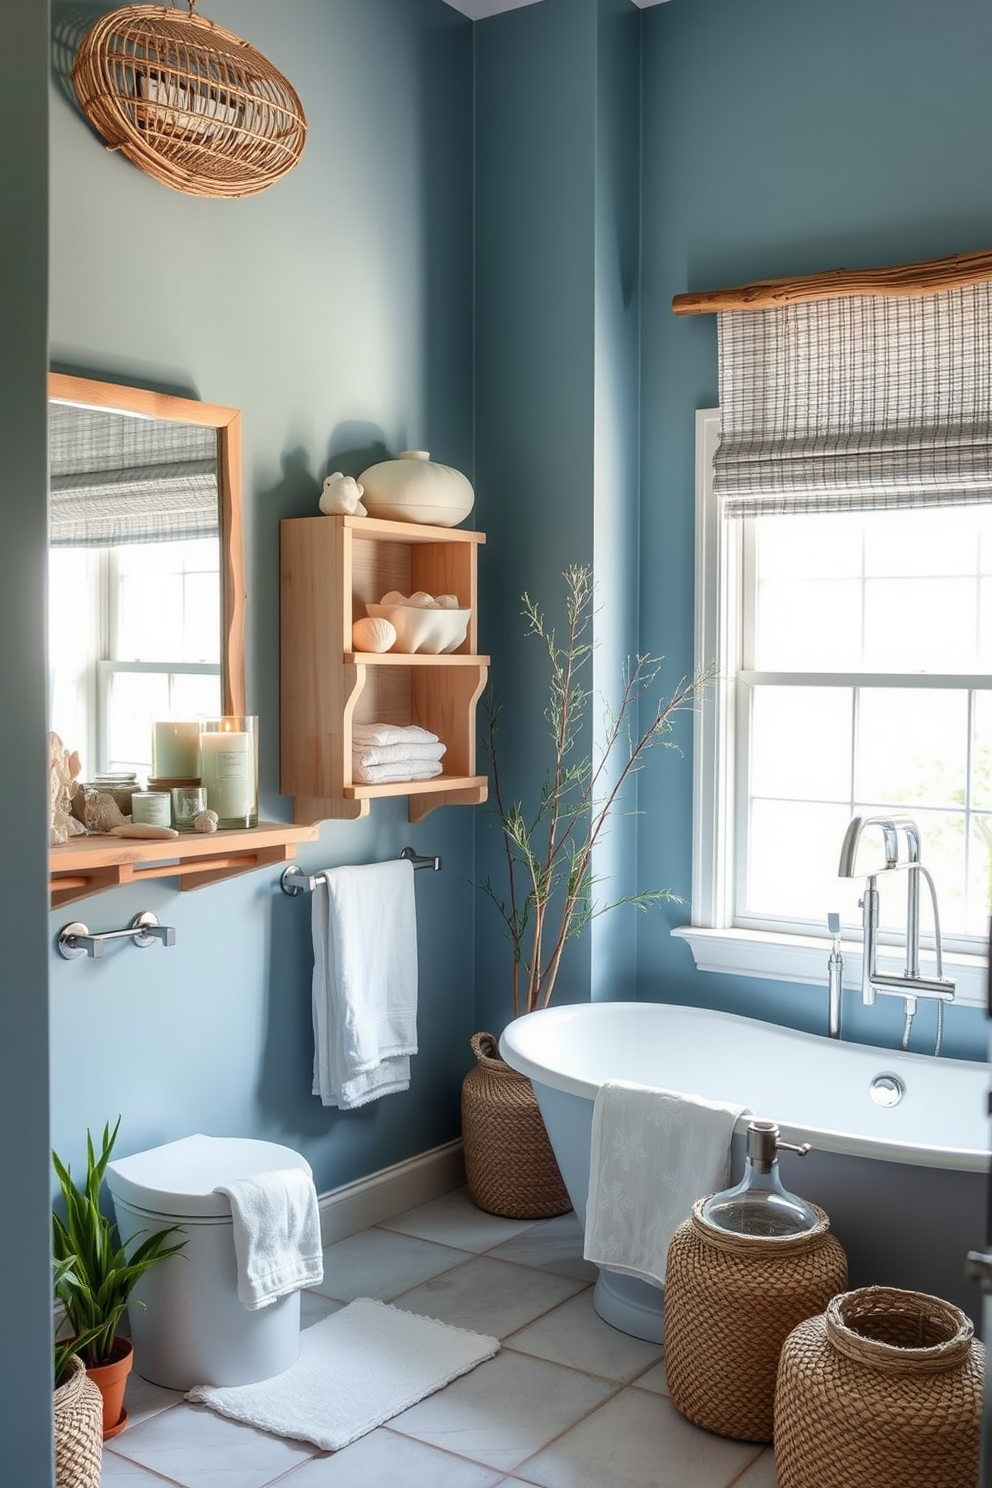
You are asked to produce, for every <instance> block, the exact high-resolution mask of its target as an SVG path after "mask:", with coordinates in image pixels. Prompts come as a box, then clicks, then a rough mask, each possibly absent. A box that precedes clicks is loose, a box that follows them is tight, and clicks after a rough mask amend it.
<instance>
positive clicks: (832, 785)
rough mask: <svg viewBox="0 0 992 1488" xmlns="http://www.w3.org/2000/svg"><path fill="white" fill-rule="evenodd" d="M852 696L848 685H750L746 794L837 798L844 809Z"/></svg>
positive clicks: (848, 785)
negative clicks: (748, 766) (748, 755)
mask: <svg viewBox="0 0 992 1488" xmlns="http://www.w3.org/2000/svg"><path fill="white" fill-rule="evenodd" d="M853 697H854V694H853V690H852V689H851V688H849V687H823V688H814V687H755V689H754V693H753V697H752V704H751V707H752V713H751V791H752V794H753V795H755V796H772V797H774V796H777V797H792V798H796V797H798V798H804V799H807V800H819V801H840V802H843V803H844V806H845V809H846V807H847V805H848V804H849V802H850V799H851V741H852V737H853V735H852V710H853ZM838 850H839V844H838Z"/></svg>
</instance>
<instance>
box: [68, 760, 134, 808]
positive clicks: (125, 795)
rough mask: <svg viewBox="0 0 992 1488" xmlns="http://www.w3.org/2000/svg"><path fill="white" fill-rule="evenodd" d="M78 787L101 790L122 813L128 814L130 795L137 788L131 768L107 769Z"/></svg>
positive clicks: (85, 789)
mask: <svg viewBox="0 0 992 1488" xmlns="http://www.w3.org/2000/svg"><path fill="white" fill-rule="evenodd" d="M80 789H81V790H83V791H101V792H102V793H103V794H104V795H106V796H111V797H112V798H113V800H114V803H115V805H116V806H117V807H118V809H119V810H120V811H121V812H122V813H123V815H124V816H130V815H131V797H132V796H133V795H134V793H135V791H136V790H137V789H138V777H137V775H136V774H135V773H134V771H133V770H118V771H107V772H105V773H104V774H100V775H96V776H94V778H93V779H92V780H87V781H85V782H84V783H83V784H82V785H81V787H80Z"/></svg>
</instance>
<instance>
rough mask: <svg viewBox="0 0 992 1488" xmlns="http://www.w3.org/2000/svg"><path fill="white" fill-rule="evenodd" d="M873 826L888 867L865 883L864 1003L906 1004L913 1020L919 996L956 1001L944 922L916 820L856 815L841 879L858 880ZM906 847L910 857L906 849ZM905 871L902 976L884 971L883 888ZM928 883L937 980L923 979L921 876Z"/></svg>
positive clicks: (846, 841)
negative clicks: (888, 876) (860, 855)
mask: <svg viewBox="0 0 992 1488" xmlns="http://www.w3.org/2000/svg"><path fill="white" fill-rule="evenodd" d="M868 827H879V828H880V829H881V832H882V845H883V853H884V857H885V862H884V864H883V865H882V867H880V868H876V869H875V871H874V872H873V873H871V874H869V875H868V876H867V878H866V881H865V893H864V898H863V899H861V901H860V906H861V909H862V911H863V921H862V923H863V933H864V944H863V948H862V970H861V1001H862V1002H863V1003H864V1004H865V1005H866V1006H867V1007H871V1006H872V1005H873V1004H874V1002H875V997H876V994H877V993H884V994H886V995H888V996H891V997H902V998H905V1000H906V1012H907V1015H908V1016H910V1017H911V1016H912V1014H913V1013H915V1011H916V999H917V997H932V998H936V999H938V1001H939V1002H940V1003H944V1002H952V1001H953V1000H954V988H955V983H954V980H953V979H952V978H951V977H945V976H944V955H943V949H942V945H941V937H940V918H939V916H938V913H937V891H936V889H935V888H934V882H933V878H932V877H931V875H930V873H929V872H928V871H927V869H926V868H924V866H923V864H922V863H921V862H920V831H919V828H918V827H917V825H916V823H915V821H913V820H912V818H911V817H908V816H856V817H854V819H853V820H852V821H851V823H850V824H849V826H848V828H847V831H846V832H845V834H844V842H843V845H842V847H841V850H840V864H839V866H838V869H837V876H838V878H855V877H857V876H858V875H857V874H856V873H855V866H854V865H855V858H856V857H857V851H858V844H859V843H860V841H861V836H862V833H863V832H864V831H865V830H866V828H868ZM903 842H905V848H906V851H905V857H903V855H902V852H901V844H902V843H903ZM896 872H903V873H905V874H906V876H907V882H906V966H905V969H904V971H903V972H902V975H898V974H897V975H893V974H890V973H886V972H881V971H879V970H878V966H877V961H878V884H877V880H878V878H879V877H880V876H881V874H883V873H896ZM921 874H922V876H923V877H924V878H925V879H926V881H927V885H928V887H929V889H930V901H931V904H932V905H933V925H934V940H935V944H936V952H937V974H936V976H933V977H926V976H921V974H920V876H921Z"/></svg>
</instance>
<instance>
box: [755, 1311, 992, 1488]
mask: <svg viewBox="0 0 992 1488" xmlns="http://www.w3.org/2000/svg"><path fill="white" fill-rule="evenodd" d="M983 1353H984V1351H983V1349H982V1345H981V1344H980V1343H978V1342H977V1341H976V1340H975V1338H974V1329H973V1327H972V1324H971V1321H970V1319H969V1318H967V1317H966V1316H965V1314H964V1313H963V1312H962V1311H961V1310H960V1308H957V1307H954V1306H952V1305H951V1303H950V1302H944V1301H943V1300H942V1299H941V1298H939V1297H930V1296H928V1295H927V1294H926V1293H925V1292H905V1291H899V1290H897V1289H896V1288H894V1287H863V1288H861V1289H860V1290H859V1291H853V1292H846V1293H844V1294H842V1295H841V1296H838V1297H834V1298H833V1299H832V1301H831V1302H830V1304H829V1306H828V1307H827V1309H826V1312H825V1313H824V1314H823V1315H822V1316H819V1317H813V1318H809V1319H808V1320H807V1321H806V1322H804V1323H801V1324H800V1325H799V1326H798V1327H797V1328H796V1329H795V1330H794V1331H793V1332H792V1333H791V1334H790V1335H789V1337H788V1339H787V1340H786V1342H785V1345H784V1347H783V1349H782V1357H781V1362H780V1364H779V1374H778V1384H777V1386H776V1391H775V1468H776V1471H777V1473H778V1481H779V1485H780V1488H824V1485H825V1484H829V1485H830V1488H977V1484H978V1470H979V1449H980V1444H981V1414H982V1375H983Z"/></svg>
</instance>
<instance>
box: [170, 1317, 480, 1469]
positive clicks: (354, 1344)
mask: <svg viewBox="0 0 992 1488" xmlns="http://www.w3.org/2000/svg"><path fill="white" fill-rule="evenodd" d="M498 1351H499V1340H498V1339H496V1338H489V1337H487V1336H486V1335H485V1334H482V1333H470V1332H469V1331H468V1330H467V1329H465V1328H453V1327H451V1326H450V1325H449V1324H448V1323H439V1322H437V1321H436V1320H435V1319H434V1318H425V1317H418V1316H417V1314H416V1313H413V1312H404V1311H403V1310H402V1308H399V1307H390V1306H389V1304H388V1303H386V1302H373V1301H372V1300H371V1298H369V1297H360V1298H359V1299H358V1301H357V1302H349V1304H348V1306H347V1307H342V1309H341V1311H340V1312H335V1313H333V1314H332V1316H331V1317H328V1318H324V1320H323V1321H322V1322H319V1323H315V1324H314V1325H313V1327H312V1328H304V1330H303V1332H302V1333H301V1334H300V1357H299V1359H298V1360H297V1361H296V1363H295V1364H294V1365H293V1366H292V1367H291V1368H290V1369H287V1370H286V1371H285V1373H283V1374H277V1375H275V1376H274V1378H273V1379H268V1380H260V1381H259V1383H258V1384H256V1385H224V1386H221V1385H196V1386H195V1387H194V1388H193V1389H192V1390H190V1391H189V1392H188V1394H187V1395H186V1399H187V1400H193V1401H199V1402H200V1403H202V1404H203V1405H208V1406H209V1407H210V1409H211V1410H214V1411H217V1413H218V1414H219V1415H222V1416H230V1418H231V1419H232V1420H233V1421H242V1422H244V1423H245V1425H247V1426H258V1427H259V1428H260V1429H261V1430H262V1431H271V1432H272V1433H273V1434H274V1435H275V1436H291V1437H295V1438H298V1439H299V1440H300V1441H308V1442H313V1444H314V1445H315V1446H317V1447H322V1448H323V1450H324V1451H327V1452H334V1451H337V1449H338V1448H339V1447H346V1446H347V1445H348V1443H349V1442H353V1441H356V1440H357V1439H358V1437H360V1436H364V1435H365V1434H366V1432H369V1431H372V1430H373V1429H374V1428H375V1427H376V1426H381V1425H382V1423H383V1421H388V1420H389V1419H390V1417H391V1416H396V1415H399V1413H400V1411H404V1410H406V1409H407V1407H408V1406H411V1405H416V1403H417V1401H418V1400H423V1398H424V1396H425V1395H432V1394H433V1393H434V1391H435V1390H440V1389H442V1388H443V1387H444V1386H445V1385H447V1384H450V1382H451V1381H452V1380H453V1379H457V1378H458V1376H459V1375H460V1374H467V1373H468V1371H469V1370H470V1369H474V1368H475V1366H476V1365H477V1364H481V1363H482V1362H483V1361H484V1360H485V1359H491V1358H492V1357H493V1355H494V1354H496V1353H498Z"/></svg>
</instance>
